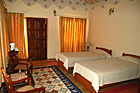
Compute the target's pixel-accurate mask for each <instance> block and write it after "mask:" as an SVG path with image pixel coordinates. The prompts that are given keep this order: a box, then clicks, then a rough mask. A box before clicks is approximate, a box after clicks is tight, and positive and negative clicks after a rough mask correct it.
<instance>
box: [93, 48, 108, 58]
mask: <svg viewBox="0 0 140 93" xmlns="http://www.w3.org/2000/svg"><path fill="white" fill-rule="evenodd" d="M91 51H92V52H95V53H100V54H104V55H105V56H106V59H111V55H110V54H108V53H107V52H106V51H103V50H101V49H93V50H91Z"/></svg>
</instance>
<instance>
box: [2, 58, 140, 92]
mask: <svg viewBox="0 0 140 93" xmlns="http://www.w3.org/2000/svg"><path fill="white" fill-rule="evenodd" d="M51 60H54V59H51ZM47 61H48V60H38V61H33V62H32V63H33V67H41V66H49V64H48V63H47ZM49 61H50V60H49ZM59 69H60V70H61V71H62V72H63V73H64V74H65V75H66V76H67V77H68V78H69V79H70V80H71V81H72V82H73V83H74V84H75V85H76V86H77V87H78V88H79V89H80V90H81V91H82V92H83V93H90V92H89V91H88V90H87V89H86V88H85V87H83V86H82V85H81V84H80V83H78V82H75V80H74V76H73V75H72V71H70V74H69V75H67V73H66V71H64V70H63V69H62V68H60V67H59ZM138 81H140V80H133V81H129V82H124V83H121V84H117V85H113V86H110V87H107V88H103V89H100V90H99V92H102V91H104V90H108V89H112V88H115V87H117V86H121V85H124V84H127V83H130V82H135V83H139V82H138ZM138 91H139V90H138V89H136V88H131V89H128V90H127V91H123V92H121V93H139V92H138ZM1 93H3V91H2V89H1Z"/></svg>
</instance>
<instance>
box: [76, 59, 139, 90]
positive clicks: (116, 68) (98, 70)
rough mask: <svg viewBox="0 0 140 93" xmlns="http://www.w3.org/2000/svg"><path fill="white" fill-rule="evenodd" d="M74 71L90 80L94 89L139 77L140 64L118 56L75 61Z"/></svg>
mask: <svg viewBox="0 0 140 93" xmlns="http://www.w3.org/2000/svg"><path fill="white" fill-rule="evenodd" d="M74 73H79V74H80V75H81V76H83V77H85V78H86V79H87V80H89V81H90V82H92V86H93V87H94V89H95V91H96V92H98V90H99V86H103V85H105V84H111V83H116V82H120V81H125V80H131V79H135V78H139V77H140V64H139V63H134V62H130V61H126V60H122V59H119V58H114V59H108V60H98V61H86V62H77V63H75V66H74V70H73V75H74Z"/></svg>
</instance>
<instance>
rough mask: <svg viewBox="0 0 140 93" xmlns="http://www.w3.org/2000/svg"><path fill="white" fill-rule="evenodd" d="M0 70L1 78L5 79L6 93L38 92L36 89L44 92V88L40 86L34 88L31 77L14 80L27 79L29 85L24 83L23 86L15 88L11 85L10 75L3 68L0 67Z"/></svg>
mask: <svg viewBox="0 0 140 93" xmlns="http://www.w3.org/2000/svg"><path fill="white" fill-rule="evenodd" d="M1 71H2V74H3V78H4V81H5V84H6V87H7V90H8V93H32V92H35V93H39V92H37V91H43V93H45V88H43V87H42V88H34V87H33V86H32V85H31V78H30V77H29V78H24V79H21V80H19V81H16V83H20V82H22V81H25V80H29V85H26V86H24V87H21V88H19V89H17V90H15V89H14V87H13V83H12V81H11V78H10V76H9V75H8V74H7V73H6V72H5V71H4V69H2V68H1ZM14 83H15V82H14Z"/></svg>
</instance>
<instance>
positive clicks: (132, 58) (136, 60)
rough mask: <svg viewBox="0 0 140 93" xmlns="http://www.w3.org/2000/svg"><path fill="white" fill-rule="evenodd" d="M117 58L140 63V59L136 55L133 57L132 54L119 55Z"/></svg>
mask: <svg viewBox="0 0 140 93" xmlns="http://www.w3.org/2000/svg"><path fill="white" fill-rule="evenodd" d="M117 58H119V59H123V60H126V61H129V62H133V63H138V64H140V59H138V58H134V57H131V56H120V57H117Z"/></svg>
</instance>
